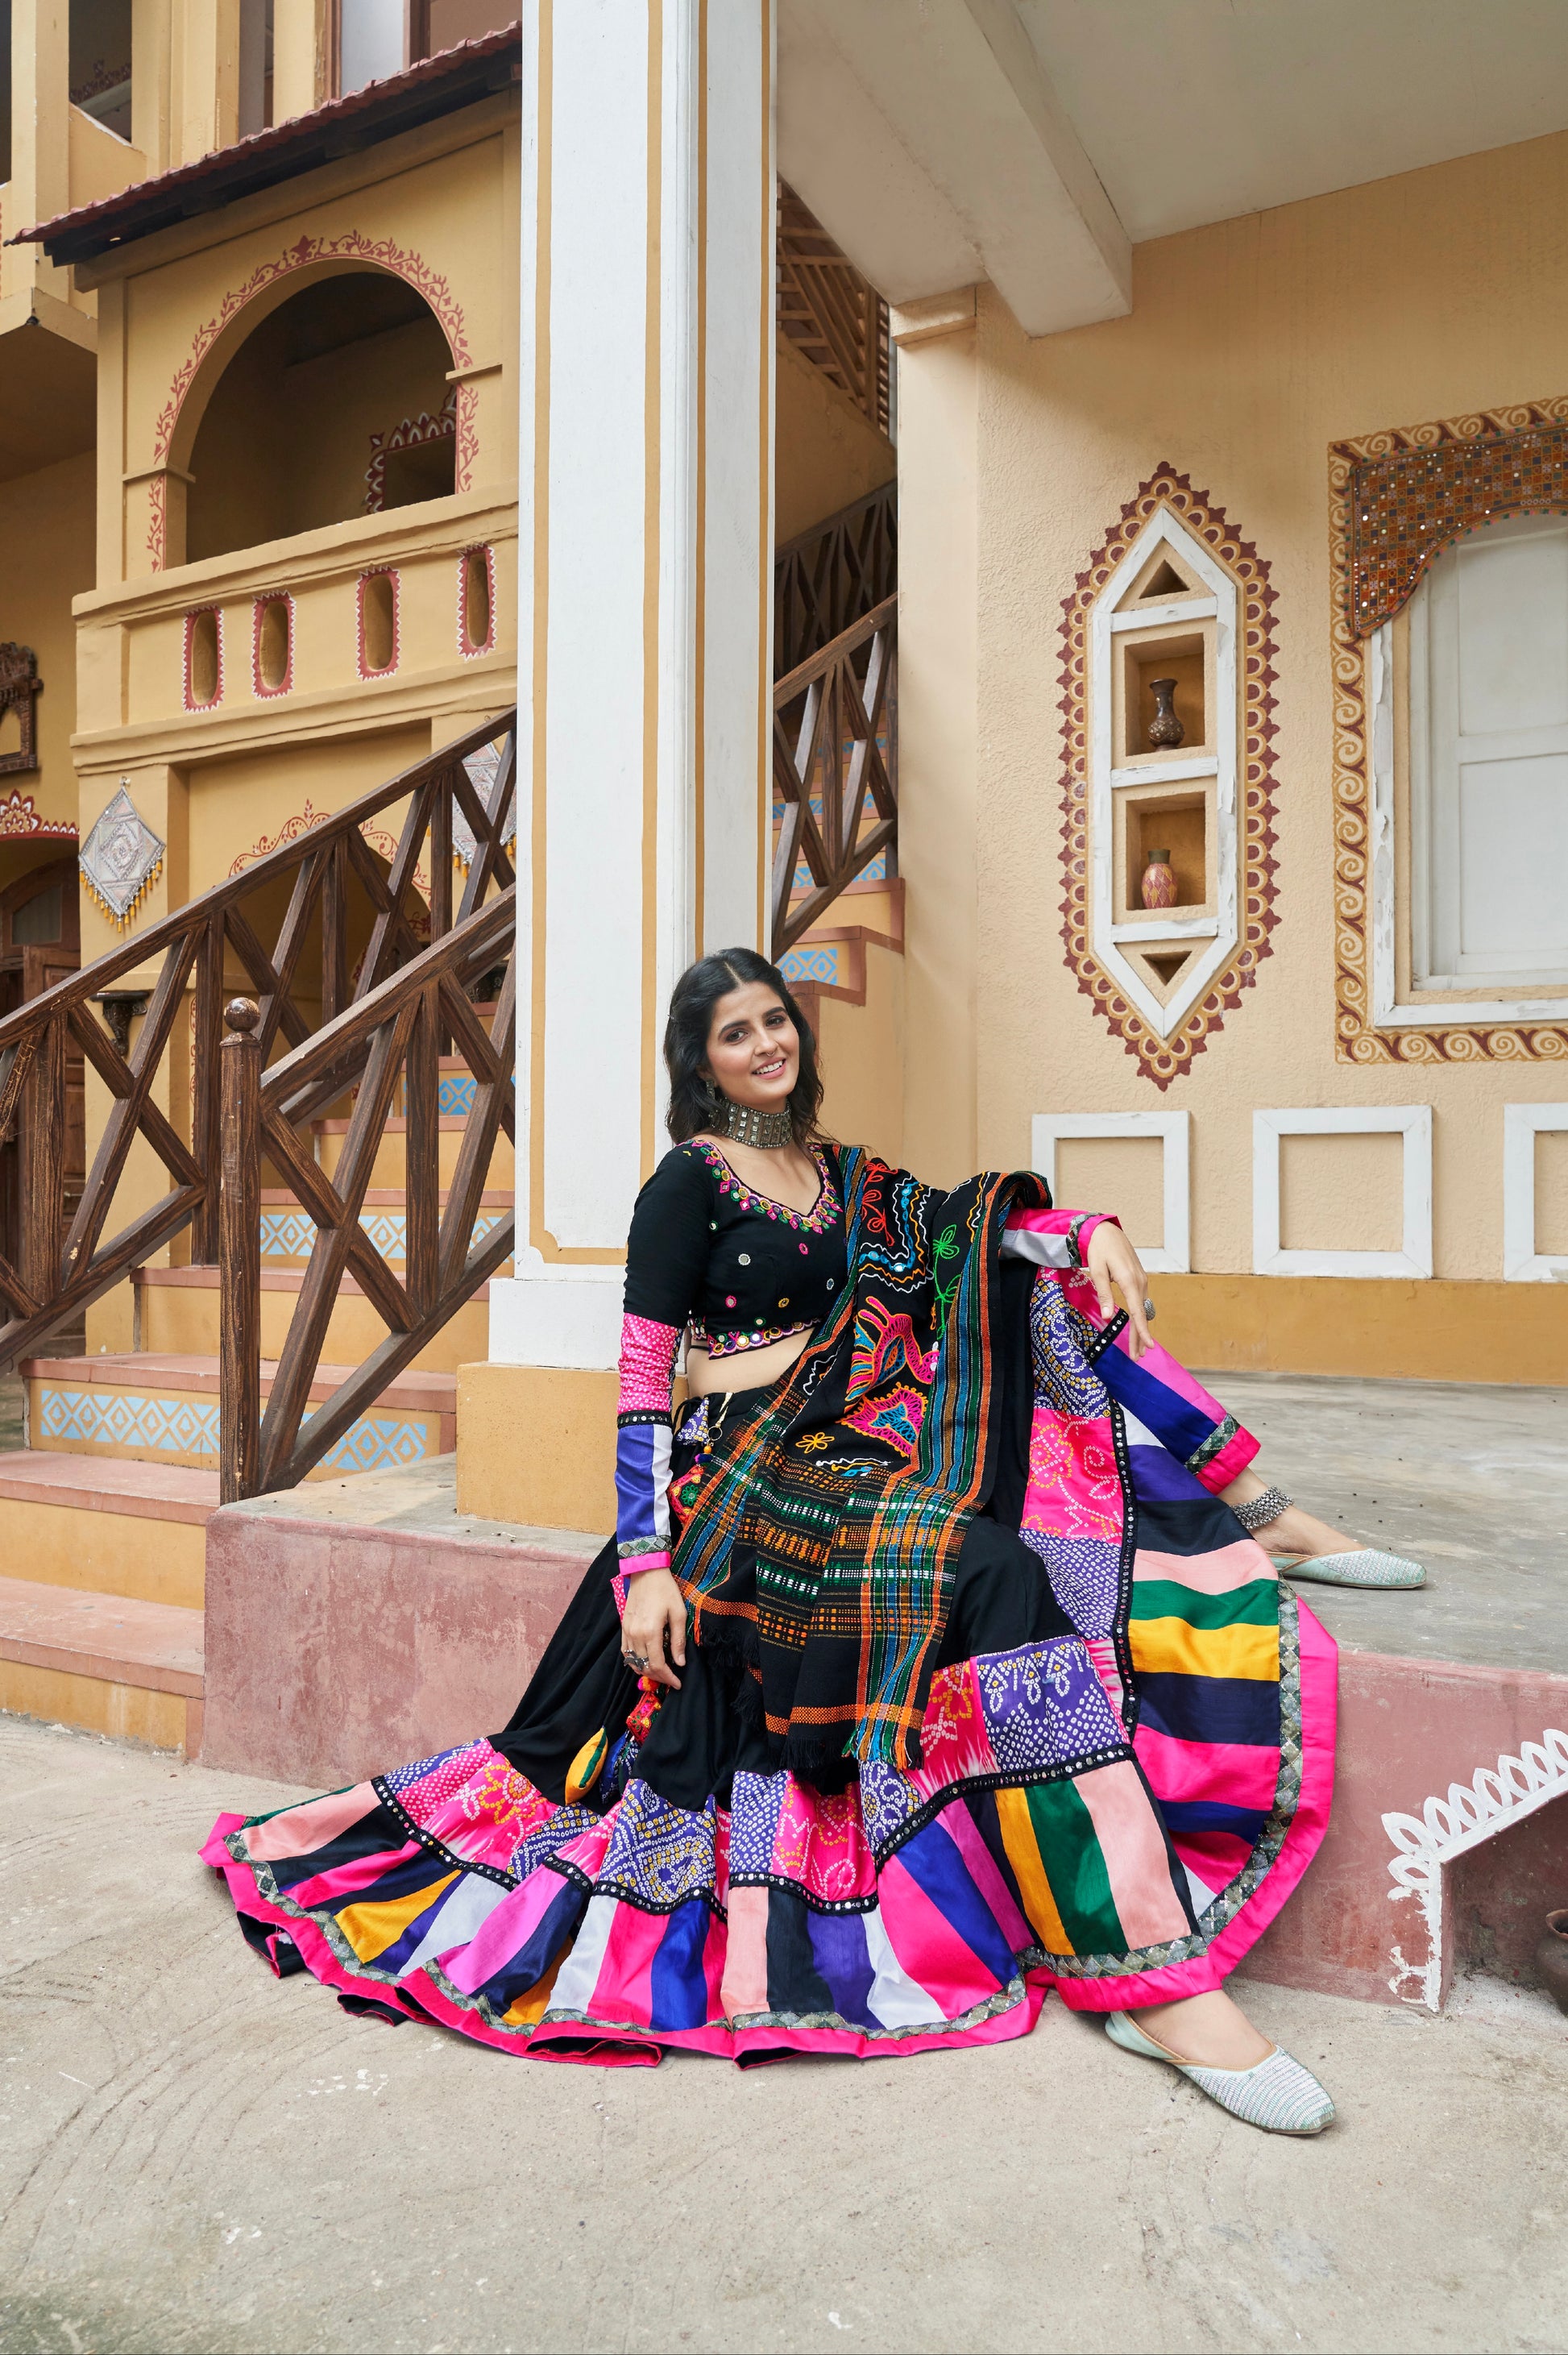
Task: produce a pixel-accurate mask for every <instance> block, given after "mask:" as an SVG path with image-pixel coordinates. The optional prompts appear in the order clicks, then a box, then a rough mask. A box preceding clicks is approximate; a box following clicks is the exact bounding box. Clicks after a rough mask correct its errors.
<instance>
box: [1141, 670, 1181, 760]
mask: <svg viewBox="0 0 1568 2355" xmlns="http://www.w3.org/2000/svg"><path fill="white" fill-rule="evenodd" d="M1149 692H1150V695H1151V696H1152V697H1153V698H1154V717H1153V719H1151V720H1150V723H1149V741H1150V743H1151V744H1153V745H1154V746H1156V747H1157V748H1158V750H1159V751H1162V752H1171V751H1174V750H1175V748H1176V746H1177V745H1178V744H1180V743H1181V740H1182V738H1183V737H1184V736H1185V735H1186V733H1187V730H1185V729H1184V728H1183V727H1182V725H1181V721H1180V720H1179V719H1177V717H1176V682H1175V680H1174V679H1173V678H1151V679H1150V682H1149Z"/></svg>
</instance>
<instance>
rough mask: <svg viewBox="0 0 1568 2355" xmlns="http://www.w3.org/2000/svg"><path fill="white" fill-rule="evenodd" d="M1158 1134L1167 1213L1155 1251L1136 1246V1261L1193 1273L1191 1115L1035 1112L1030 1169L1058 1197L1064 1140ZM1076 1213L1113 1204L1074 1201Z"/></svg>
mask: <svg viewBox="0 0 1568 2355" xmlns="http://www.w3.org/2000/svg"><path fill="white" fill-rule="evenodd" d="M1120 1136H1158V1137H1159V1138H1160V1140H1161V1142H1162V1144H1163V1146H1164V1154H1163V1157H1162V1160H1161V1164H1160V1170H1161V1191H1162V1197H1163V1202H1164V1212H1165V1240H1164V1241H1163V1242H1162V1243H1161V1244H1160V1246H1159V1248H1158V1249H1155V1248H1153V1247H1150V1249H1149V1250H1147V1251H1145V1250H1144V1249H1143V1247H1142V1245H1141V1244H1140V1245H1139V1258H1140V1259H1141V1260H1142V1262H1143V1264H1144V1266H1145V1268H1146V1269H1147V1270H1148V1272H1149V1273H1150V1275H1187V1274H1190V1273H1192V1143H1191V1128H1190V1116H1189V1114H1186V1113H1184V1112H1103V1113H1094V1112H1061V1113H1050V1112H1037V1113H1036V1114H1035V1115H1034V1118H1033V1122H1032V1123H1031V1128H1030V1141H1029V1144H1030V1166H1031V1167H1032V1168H1034V1169H1037V1170H1038V1171H1039V1173H1040V1175H1041V1177H1044V1180H1045V1183H1046V1184H1047V1186H1049V1187H1050V1188H1051V1199H1052V1200H1053V1201H1054V1200H1055V1199H1056V1147H1057V1146H1058V1145H1060V1144H1061V1143H1062V1142H1063V1141H1064V1139H1070V1138H1088V1139H1091V1140H1093V1139H1101V1138H1107V1137H1120ZM1074 1207H1075V1208H1076V1209H1100V1208H1102V1207H1103V1208H1105V1209H1115V1207H1116V1206H1115V1204H1114V1203H1107V1204H1105V1205H1101V1204H1098V1203H1093V1202H1090V1203H1078V1204H1075V1206H1074Z"/></svg>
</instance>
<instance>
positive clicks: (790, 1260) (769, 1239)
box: [615, 1139, 848, 1571]
mask: <svg viewBox="0 0 1568 2355" xmlns="http://www.w3.org/2000/svg"><path fill="white" fill-rule="evenodd" d="M812 1158H813V1159H814V1160H815V1162H816V1164H817V1168H818V1172H819V1175H820V1177H821V1188H820V1190H819V1192H818V1195H817V1199H816V1201H815V1202H814V1204H813V1205H812V1207H811V1209H809V1210H795V1209H790V1208H789V1204H788V1203H786V1202H776V1201H774V1200H772V1199H771V1198H770V1197H769V1196H768V1195H766V1194H758V1193H756V1192H754V1191H753V1189H752V1188H750V1187H749V1186H747V1184H746V1183H745V1182H744V1181H743V1180H742V1179H741V1178H740V1177H737V1176H736V1172H735V1171H734V1170H733V1169H732V1168H731V1167H730V1165H729V1163H728V1162H727V1161H726V1159H725V1156H724V1155H723V1154H722V1153H721V1152H720V1151H719V1150H718V1148H717V1146H713V1145H708V1144H705V1143H703V1142H700V1141H698V1140H696V1139H693V1140H692V1141H691V1142H690V1143H688V1144H685V1145H678V1146H676V1147H675V1148H674V1150H673V1152H672V1153H667V1154H666V1155H665V1156H664V1158H663V1160H662V1162H661V1163H660V1164H659V1167H658V1168H657V1169H655V1171H654V1172H653V1175H652V1177H650V1179H649V1180H648V1183H647V1184H646V1186H644V1187H643V1188H642V1191H641V1193H640V1194H639V1196H638V1197H637V1206H636V1208H635V1209H634V1210H633V1212H632V1214H631V1232H630V1236H629V1237H628V1239H627V1248H626V1301H625V1315H624V1316H623V1318H622V1320H621V1338H620V1413H619V1417H618V1423H619V1431H618V1439H617V1446H616V1464H615V1486H616V1502H617V1512H616V1538H617V1542H618V1547H619V1551H620V1561H621V1566H622V1568H623V1569H624V1570H627V1571H631V1570H652V1569H653V1568H655V1567H656V1566H658V1565H661V1564H667V1563H668V1561H669V1559H670V1515H669V1500H668V1497H667V1494H666V1491H667V1489H668V1486H669V1477H670V1441H671V1423H672V1400H673V1388H674V1372H675V1359H676V1355H677V1353H678V1351H679V1348H680V1346H681V1340H682V1337H683V1335H684V1336H686V1337H688V1338H689V1339H690V1340H691V1341H692V1343H693V1344H694V1347H696V1348H703V1349H705V1350H706V1351H707V1352H708V1355H709V1356H710V1358H733V1357H738V1356H740V1355H741V1354H742V1353H743V1352H745V1351H746V1350H748V1349H764V1348H769V1347H770V1346H771V1345H772V1344H773V1343H774V1342H775V1341H782V1340H785V1339H788V1338H789V1337H791V1336H792V1335H795V1334H800V1333H810V1332H811V1331H813V1330H814V1329H815V1327H817V1326H818V1325H820V1324H821V1321H822V1319H823V1317H824V1316H826V1315H827V1313H828V1311H829V1309H830V1308H832V1305H833V1303H834V1301H835V1300H836V1299H837V1297H838V1295H839V1293H840V1292H841V1291H842V1287H843V1284H844V1282H845V1279H846V1275H847V1272H848V1260H847V1256H846V1251H845V1240H844V1213H843V1193H842V1184H841V1181H840V1177H839V1170H838V1166H837V1162H836V1160H835V1158H834V1156H833V1155H832V1152H831V1151H830V1150H829V1149H827V1148H824V1147H822V1146H813V1147H812Z"/></svg>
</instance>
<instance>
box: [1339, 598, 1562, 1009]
mask: <svg viewBox="0 0 1568 2355" xmlns="http://www.w3.org/2000/svg"><path fill="white" fill-rule="evenodd" d="M1409 613H1410V624H1409V626H1410V710H1409V728H1410V741H1409V747H1408V750H1409V755H1410V775H1411V811H1412V820H1411V844H1410V853H1411V884H1410V890H1411V937H1412V942H1413V944H1414V949H1415V952H1416V954H1417V955H1419V954H1420V947H1421V941H1422V938H1423V936H1424V930H1425V910H1426V908H1427V905H1428V902H1429V895H1430V890H1431V878H1430V848H1431V846H1430V843H1429V840H1428V831H1429V829H1428V826H1426V825H1425V823H1422V822H1419V821H1418V818H1417V815H1416V813H1417V812H1418V811H1420V810H1423V809H1424V808H1425V793H1424V790H1423V780H1424V779H1425V774H1426V772H1427V768H1428V764H1429V759H1430V755H1429V752H1428V749H1427V744H1428V737H1429V733H1430V730H1429V729H1428V726H1427V719H1428V712H1427V703H1428V687H1427V644H1426V582H1425V581H1423V582H1422V583H1421V586H1420V587H1419V588H1418V589H1417V590H1416V591H1415V593H1414V596H1413V597H1412V598H1411V601H1410V605H1409ZM1366 661H1367V712H1368V721H1369V724H1368V728H1367V744H1368V758H1369V762H1370V765H1371V776H1370V779H1369V783H1370V786H1371V796H1370V813H1369V814H1370V816H1371V821H1372V823H1371V834H1372V895H1371V908H1372V924H1371V930H1370V940H1371V950H1372V1022H1373V1024H1374V1026H1375V1027H1376V1028H1379V1029H1383V1030H1449V1029H1453V1028H1463V1027H1464V1026H1465V1025H1466V1024H1467V1023H1471V1022H1488V1023H1490V1022H1555V1021H1560V1020H1561V1019H1562V1018H1563V1017H1564V1016H1565V1015H1568V997H1465V996H1453V997H1447V998H1444V999H1442V1000H1441V1001H1435V1000H1434V999H1432V998H1430V997H1424V998H1422V999H1420V1000H1417V1001H1414V1002H1402V1001H1401V1000H1400V997H1399V993H1398V982H1397V966H1396V964H1395V959H1394V938H1395V925H1396V922H1397V914H1398V909H1397V882H1396V872H1397V844H1396V839H1395V830H1396V816H1395V805H1394V791H1393V762H1394V709H1393V623H1392V622H1384V623H1383V626H1382V628H1381V629H1379V630H1376V631H1374V632H1373V634H1372V637H1371V638H1370V639H1369V640H1368V642H1367V656H1366Z"/></svg>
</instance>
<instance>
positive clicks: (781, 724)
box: [772, 596, 898, 959]
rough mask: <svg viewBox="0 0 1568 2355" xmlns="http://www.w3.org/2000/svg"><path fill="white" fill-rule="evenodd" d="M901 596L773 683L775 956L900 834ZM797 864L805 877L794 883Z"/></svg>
mask: <svg viewBox="0 0 1568 2355" xmlns="http://www.w3.org/2000/svg"><path fill="white" fill-rule="evenodd" d="M897 742H898V600H897V598H896V596H893V597H887V598H885V599H884V601H883V602H882V603H881V604H880V605H876V606H874V607H873V609H872V611H871V612H870V613H867V614H866V615H865V616H864V618H863V620H861V621H859V622H857V623H855V624H854V626H853V628H852V629H848V630H844V631H842V632H841V633H840V634H839V635H838V636H837V637H836V638H834V639H833V640H832V643H831V644H830V645H825V646H823V647H822V648H821V651H820V652H819V653H817V654H814V655H811V656H810V659H809V660H808V661H806V662H803V663H800V664H799V665H798V666H797V667H796V668H795V669H794V670H792V671H788V672H786V674H785V676H784V677H782V678H781V679H779V680H777V681H776V682H775V684H774V688H773V790H774V795H775V799H776V802H777V804H778V805H779V812H780V815H779V825H778V830H777V834H776V837H775V840H774V849H773V889H772V909H773V954H774V956H775V958H776V959H777V958H779V957H781V956H783V954H785V952H786V950H788V949H790V948H792V947H793V946H794V944H795V943H796V942H797V941H798V940H799V939H800V935H801V933H802V932H809V931H810V927H811V926H812V924H814V923H815V922H817V920H818V919H819V917H820V916H821V914H822V912H823V911H824V909H826V908H827V907H829V906H830V905H831V903H832V901H833V900H836V899H837V898H838V895H839V893H840V892H841V891H842V890H843V888H844V886H845V885H846V884H847V883H853V881H854V879H855V877H856V876H857V875H860V874H862V873H863V871H864V869H865V868H867V867H869V866H870V865H871V862H872V860H873V859H874V858H876V857H877V855H878V853H879V852H885V853H886V855H887V859H888V867H887V870H886V871H887V872H888V873H891V872H892V871H893V870H892V860H893V857H894V853H895V849H896V846H897V839H898V802H897V795H896V793H895V778H896V776H897ZM802 864H804V866H805V868H806V883H805V888H804V889H803V890H801V889H800V887H799V870H800V867H801V865H802Z"/></svg>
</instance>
